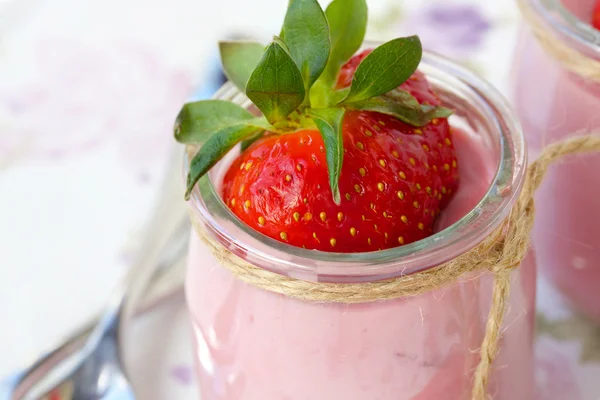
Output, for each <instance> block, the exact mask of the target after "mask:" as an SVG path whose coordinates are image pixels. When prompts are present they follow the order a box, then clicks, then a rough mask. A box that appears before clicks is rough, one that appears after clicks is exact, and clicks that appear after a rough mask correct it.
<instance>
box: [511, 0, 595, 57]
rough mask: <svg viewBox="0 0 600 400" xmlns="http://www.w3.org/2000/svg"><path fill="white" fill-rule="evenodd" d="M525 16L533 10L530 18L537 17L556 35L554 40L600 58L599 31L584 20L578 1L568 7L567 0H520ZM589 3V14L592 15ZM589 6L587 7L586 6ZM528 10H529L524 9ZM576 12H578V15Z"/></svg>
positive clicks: (549, 31)
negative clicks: (578, 7)
mask: <svg viewBox="0 0 600 400" xmlns="http://www.w3.org/2000/svg"><path fill="white" fill-rule="evenodd" d="M519 1H520V2H521V3H522V8H523V10H524V14H527V15H525V17H526V19H527V17H528V16H529V15H528V14H529V13H531V17H534V18H537V19H538V20H539V21H540V22H541V23H542V24H543V26H544V27H545V28H546V29H547V30H548V33H549V34H551V35H552V36H553V40H559V41H561V42H563V43H564V44H565V45H567V46H569V47H571V48H574V49H575V50H577V51H578V52H579V53H581V54H582V55H584V56H586V57H588V58H590V59H593V60H600V31H598V30H596V29H595V28H593V27H592V26H591V25H590V22H589V21H590V20H589V19H587V20H586V19H582V18H583V14H587V12H586V11H583V10H578V9H577V7H576V6H577V5H578V4H576V3H577V1H579V2H581V1H582V0H572V2H573V4H569V8H567V6H566V5H565V3H564V1H565V0H519ZM591 5H592V2H590V10H589V12H590V16H591ZM585 8H586V9H587V7H585ZM525 10H526V11H525ZM573 11H580V12H578V14H579V16H580V17H581V18H580V17H578V16H577V15H575V13H574V12H573Z"/></svg>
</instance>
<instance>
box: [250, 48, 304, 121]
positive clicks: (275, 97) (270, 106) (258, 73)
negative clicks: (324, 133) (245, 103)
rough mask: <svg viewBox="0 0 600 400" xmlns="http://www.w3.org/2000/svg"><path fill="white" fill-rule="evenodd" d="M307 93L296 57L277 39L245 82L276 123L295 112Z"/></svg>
mask: <svg viewBox="0 0 600 400" xmlns="http://www.w3.org/2000/svg"><path fill="white" fill-rule="evenodd" d="M305 93H306V92H305V89H304V83H303V82H302V75H300V70H299V69H298V67H297V66H296V64H295V63H294V60H292V58H291V56H290V55H289V54H288V53H287V52H286V51H285V49H284V48H283V47H281V45H279V44H278V43H277V42H273V43H271V44H270V45H269V46H268V47H267V50H266V51H265V54H264V55H263V57H262V58H261V60H260V61H259V63H258V65H257V66H256V69H255V70H254V71H253V72H252V75H250V79H249V80H248V83H247V84H246V95H247V96H248V98H249V99H250V100H252V102H253V103H254V104H255V105H256V106H257V107H258V108H259V109H260V110H261V111H262V113H263V114H264V115H265V117H266V118H267V120H268V121H269V122H271V123H274V122H276V121H279V120H282V119H284V118H286V117H287V116H288V115H290V114H291V113H292V112H293V111H295V110H296V109H297V108H298V107H299V106H300V105H301V104H302V102H303V101H304V95H305Z"/></svg>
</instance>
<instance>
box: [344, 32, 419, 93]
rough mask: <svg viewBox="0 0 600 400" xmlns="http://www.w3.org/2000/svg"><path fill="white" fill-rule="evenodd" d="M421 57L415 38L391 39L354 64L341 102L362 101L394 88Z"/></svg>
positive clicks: (405, 78) (417, 39) (417, 40)
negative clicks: (354, 66) (344, 96)
mask: <svg viewBox="0 0 600 400" xmlns="http://www.w3.org/2000/svg"><path fill="white" fill-rule="evenodd" d="M422 54H423V49H422V47H421V41H420V40H419V37H418V36H411V37H407V38H398V39H394V40H391V41H389V42H387V43H384V44H382V45H381V46H379V47H377V48H376V49H375V50H373V51H372V52H371V53H370V54H369V55H368V56H367V57H365V59H364V60H362V62H361V63H360V64H359V65H358V68H357V69H356V72H355V73H354V77H353V78H352V86H351V87H350V93H348V97H346V99H345V100H344V103H348V102H357V101H361V100H366V99H369V98H371V97H375V96H379V95H382V94H384V93H387V92H389V91H390V90H392V89H395V88H397V87H398V86H400V85H401V84H402V83H403V82H404V81H406V80H407V79H408V78H410V76H411V75H412V74H413V73H414V72H415V71H416V70H417V67H418V66H419V63H420V62H421V56H422Z"/></svg>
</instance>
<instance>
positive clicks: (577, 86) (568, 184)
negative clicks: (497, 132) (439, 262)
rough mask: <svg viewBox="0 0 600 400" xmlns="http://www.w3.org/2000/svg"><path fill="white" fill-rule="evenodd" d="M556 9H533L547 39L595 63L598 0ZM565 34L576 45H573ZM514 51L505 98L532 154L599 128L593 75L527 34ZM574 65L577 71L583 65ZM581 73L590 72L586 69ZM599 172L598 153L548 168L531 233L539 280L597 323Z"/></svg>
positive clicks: (566, 0)
mask: <svg viewBox="0 0 600 400" xmlns="http://www.w3.org/2000/svg"><path fill="white" fill-rule="evenodd" d="M528 1H531V2H534V0H528ZM562 5H563V6H564V7H554V6H552V10H549V9H547V7H550V6H549V4H541V5H540V8H539V10H542V11H544V12H540V13H539V15H538V17H539V18H543V19H546V20H547V21H546V22H547V26H548V34H551V35H553V37H554V38H555V39H554V40H555V42H554V43H556V44H557V45H561V46H568V47H569V48H572V49H575V50H577V51H579V52H580V54H581V56H582V59H583V60H585V61H586V62H588V63H592V62H596V65H600V45H599V43H600V30H593V29H591V27H590V25H589V24H590V22H591V23H592V24H593V26H594V27H596V28H597V29H600V1H597V0H563V1H562ZM535 9H536V10H537V8H535ZM573 15H575V16H576V17H578V18H579V20H577V19H576V18H573ZM549 18H550V19H549ZM584 23H585V24H587V25H585V24H584ZM583 27H585V28H583ZM567 31H568V32H571V34H570V36H569V37H567V36H566V35H563V34H562V33H561V32H567ZM594 35H595V37H594ZM571 37H578V38H579V40H578V41H577V42H574V41H572V39H571ZM518 49H519V50H518V51H517V54H516V59H515V62H514V63H513V65H514V72H513V84H512V97H513V102H514V104H515V108H516V111H517V114H518V116H519V117H520V120H521V123H522V124H523V130H524V132H525V135H526V139H527V140H528V144H529V146H530V150H531V153H532V156H533V157H535V156H536V154H537V153H538V152H539V150H540V149H541V148H542V147H543V146H545V145H547V144H549V143H553V142H556V141H558V140H561V139H564V138H566V137H570V136H572V135H574V134H577V133H578V132H586V131H593V130H595V129H596V130H597V129H600V117H598V110H599V109H600V81H598V80H597V78H596V80H595V79H593V78H591V77H590V76H587V75H580V74H579V73H575V72H573V71H571V70H570V69H569V68H567V67H566V66H565V65H564V64H563V62H561V61H558V60H557V59H556V58H555V57H554V56H552V55H550V54H548V53H547V51H546V50H545V49H544V48H543V47H542V46H540V44H539V43H538V40H537V39H536V38H535V36H534V35H533V34H532V32H531V31H530V30H528V29H526V30H524V31H523V33H522V36H521V45H520V46H519V47H518ZM579 64H580V65H581V66H583V62H580V63H579ZM596 68H597V70H600V67H596ZM588 70H589V71H590V72H591V71H593V67H589V68H588ZM596 76H598V74H596ZM533 157H532V158H533ZM599 168H600V157H599V156H598V155H586V156H581V157H576V158H572V159H569V160H566V161H565V162H564V163H561V165H560V167H554V168H552V169H551V170H550V172H549V174H548V176H547V177H546V178H545V180H544V183H543V185H542V186H541V188H540V190H539V191H538V193H537V194H536V222H535V227H534V231H533V242H534V245H535V247H536V249H537V250H538V255H539V264H540V267H541V269H542V272H543V273H544V275H543V276H544V277H546V278H548V279H549V280H550V281H551V283H552V284H553V285H554V286H555V287H556V288H557V289H559V290H560V292H562V293H563V294H564V295H565V299H566V300H567V301H568V302H569V303H570V304H571V305H572V306H574V307H575V308H577V309H578V310H580V311H582V312H584V313H585V314H587V315H588V316H589V317H592V318H594V319H595V320H597V321H600V292H599V291H598V285H599V284H600V264H599V263H598V260H600V246H598V245H597V243H598V239H599V238H600V210H599V209H598V202H597V199H598V196H600V177H599V176H598V174H597V173H596V171H597V170H598V169H599Z"/></svg>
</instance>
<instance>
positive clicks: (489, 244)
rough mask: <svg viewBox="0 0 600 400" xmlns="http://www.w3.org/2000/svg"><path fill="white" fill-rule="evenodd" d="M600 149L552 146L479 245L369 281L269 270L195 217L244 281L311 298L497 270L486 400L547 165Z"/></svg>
mask: <svg viewBox="0 0 600 400" xmlns="http://www.w3.org/2000/svg"><path fill="white" fill-rule="evenodd" d="M598 151H600V131H594V132H588V133H587V134H586V135H582V133H579V134H576V135H575V136H574V137H572V138H570V139H567V140H564V141H561V142H558V143H555V144H553V145H550V146H548V147H546V148H545V149H544V151H543V152H542V153H541V154H540V156H539V158H538V159H537V160H536V161H535V162H533V163H532V164H531V165H530V167H529V169H528V170H527V174H526V177H525V183H524V186H523V190H522V192H521V194H520V196H519V198H518V200H517V202H516V204H515V205H514V206H513V208H512V210H511V212H510V214H509V216H508V217H507V218H506V220H505V221H504V222H503V223H502V224H501V225H500V227H499V228H498V229H497V230H496V231H495V232H493V233H492V234H491V235H489V236H488V237H487V238H486V239H484V240H483V241H482V242H481V243H480V244H479V245H477V246H476V247H474V248H472V249H471V250H470V251H468V252H466V253H464V254H462V255H460V256H458V257H456V258H455V259H453V260H451V261H449V262H446V263H444V264H441V265H439V266H437V267H434V268H430V269H427V270H425V271H421V272H417V273H414V274H409V275H403V276H400V277H397V278H393V279H387V280H383V281H376V282H366V283H352V284H345V283H325V282H311V281H303V280H299V279H295V278H290V277H288V276H284V275H280V274H277V273H274V272H271V271H267V270H264V269H262V268H259V267H257V266H254V265H252V264H250V263H249V262H247V261H245V260H243V259H242V258H240V257H238V256H236V255H235V254H233V253H231V252H230V251H229V250H228V249H226V248H225V247H224V246H223V245H222V244H221V243H219V242H217V241H216V240H215V239H214V238H213V237H211V236H210V235H209V234H208V233H207V231H206V230H205V228H204V227H203V226H202V225H201V223H200V222H199V221H197V220H196V219H195V218H194V217H192V223H193V225H194V228H195V230H196V232H197V234H198V236H199V237H200V238H201V239H202V241H203V242H204V243H205V244H206V245H207V246H208V248H209V249H210V250H211V252H212V253H213V255H214V256H215V258H216V260H217V261H218V262H219V263H220V264H221V265H222V266H223V267H225V268H227V269H228V270H229V271H231V273H233V275H234V276H235V277H236V278H238V279H240V280H241V281H243V282H246V283H248V284H250V285H252V286H255V287H258V288H260V289H264V290H268V291H271V292H274V293H279V294H282V295H284V296H287V297H291V298H295V299H298V300H302V301H309V302H324V303H327V302H333V303H346V304H353V303H365V302H373V301H381V300H388V299H396V298H400V297H407V296H416V295H419V294H422V293H426V292H429V291H433V290H436V289H438V288H440V287H442V286H445V285H448V284H452V283H453V282H455V281H457V279H458V278H460V277H461V276H463V275H465V274H468V273H470V272H474V271H482V272H483V271H489V272H491V273H493V274H494V286H493V292H492V303H491V309H490V312H489V315H488V320H487V323H486V329H485V336H484V338H483V342H482V344H481V348H480V351H479V353H480V361H479V365H478V366H477V369H476V371H475V375H474V382H473V390H472V400H485V399H486V391H487V386H488V381H489V378H490V374H491V369H492V363H493V361H494V359H495V358H496V356H497V355H498V351H499V339H500V335H501V326H502V323H503V320H504V313H505V311H506V302H507V301H508V296H509V289H510V275H511V272H512V271H513V270H514V269H516V268H518V267H519V265H520V264H521V261H522V260H523V258H524V257H525V255H526V254H527V251H528V248H529V234H530V231H531V228H532V227H533V221H534V194H535V191H536V190H537V188H538V187H539V186H540V184H541V183H542V179H543V177H544V175H545V174H546V172H547V170H548V167H549V166H550V165H551V164H552V163H554V162H555V161H557V160H560V159H561V158H563V157H564V156H567V155H574V154H581V153H590V152H598Z"/></svg>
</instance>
